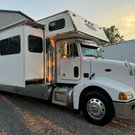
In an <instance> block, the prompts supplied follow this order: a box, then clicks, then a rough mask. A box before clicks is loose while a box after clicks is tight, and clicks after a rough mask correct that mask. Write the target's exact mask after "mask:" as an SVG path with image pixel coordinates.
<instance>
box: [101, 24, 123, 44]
mask: <svg viewBox="0 0 135 135" xmlns="http://www.w3.org/2000/svg"><path fill="white" fill-rule="evenodd" d="M103 29H104V31H105V34H106V36H107V38H108V39H109V41H110V43H111V44H113V43H119V42H122V41H124V36H123V35H121V34H120V32H119V29H118V28H117V27H116V26H115V25H112V26H111V27H110V28H105V27H104V28H103Z"/></svg>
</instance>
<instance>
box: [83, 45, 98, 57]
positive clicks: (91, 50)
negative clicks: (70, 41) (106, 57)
mask: <svg viewBox="0 0 135 135" xmlns="http://www.w3.org/2000/svg"><path fill="white" fill-rule="evenodd" d="M81 49H82V54H83V56H86V57H91V56H93V57H100V54H99V53H98V48H97V47H94V46H88V45H84V44H81Z"/></svg>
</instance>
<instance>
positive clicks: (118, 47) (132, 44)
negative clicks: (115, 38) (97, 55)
mask: <svg viewBox="0 0 135 135" xmlns="http://www.w3.org/2000/svg"><path fill="white" fill-rule="evenodd" d="M102 49H103V52H102V56H103V58H107V59H112V60H119V61H124V60H127V61H129V62H132V63H135V40H129V41H124V42H120V43H117V44H112V45H108V46H104V47H103V48H102Z"/></svg>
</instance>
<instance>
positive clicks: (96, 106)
mask: <svg viewBox="0 0 135 135" xmlns="http://www.w3.org/2000/svg"><path fill="white" fill-rule="evenodd" d="M82 112H83V115H84V117H85V118H86V119H87V121H88V122H90V123H92V124H95V125H100V126H103V125H105V124H107V123H109V122H110V121H111V120H112V118H113V116H114V108H113V104H112V101H111V100H110V99H109V98H108V97H106V95H104V94H103V93H102V94H101V93H99V92H92V93H88V94H87V95H86V96H85V97H84V100H83V102H82Z"/></svg>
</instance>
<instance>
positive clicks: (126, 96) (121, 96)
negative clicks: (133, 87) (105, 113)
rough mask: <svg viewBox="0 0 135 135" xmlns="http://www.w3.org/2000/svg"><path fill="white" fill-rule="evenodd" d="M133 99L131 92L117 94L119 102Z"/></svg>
mask: <svg viewBox="0 0 135 135" xmlns="http://www.w3.org/2000/svg"><path fill="white" fill-rule="evenodd" d="M133 97H134V95H133V92H132V91H127V92H120V93H119V100H129V99H132V98H133Z"/></svg>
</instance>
